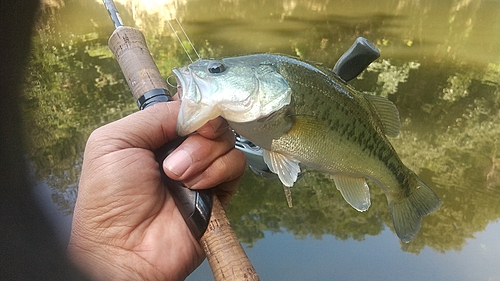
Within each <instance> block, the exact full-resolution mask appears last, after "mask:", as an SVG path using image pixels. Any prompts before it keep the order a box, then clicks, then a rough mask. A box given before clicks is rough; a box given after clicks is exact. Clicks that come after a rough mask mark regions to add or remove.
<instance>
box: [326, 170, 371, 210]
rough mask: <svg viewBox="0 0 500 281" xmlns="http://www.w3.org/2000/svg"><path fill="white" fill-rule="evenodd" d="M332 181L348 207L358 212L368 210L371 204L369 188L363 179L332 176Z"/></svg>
mask: <svg viewBox="0 0 500 281" xmlns="http://www.w3.org/2000/svg"><path fill="white" fill-rule="evenodd" d="M333 181H334V182H335V186H337V189H338V190H340V193H341V194H342V197H344V200H345V201H347V203H349V205H351V206H352V207H353V208H354V209H356V210H358V211H360V212H364V211H366V210H368V208H369V207H370V204H371V203H370V188H369V187H368V184H366V180H365V179H364V178H352V177H347V176H343V175H334V176H333Z"/></svg>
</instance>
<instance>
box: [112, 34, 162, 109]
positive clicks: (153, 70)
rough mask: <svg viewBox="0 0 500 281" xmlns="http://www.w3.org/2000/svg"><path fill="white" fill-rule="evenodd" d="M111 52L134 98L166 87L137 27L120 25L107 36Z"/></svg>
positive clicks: (136, 98)
mask: <svg viewBox="0 0 500 281" xmlns="http://www.w3.org/2000/svg"><path fill="white" fill-rule="evenodd" d="M108 46H109V48H110V49H111V51H112V52H113V54H114V55H115V57H116V60H117V61H118V64H119V65H120V68H121V69H122V72H123V75H124V76H125V79H126V80H127V83H128V86H129V87H130V90H131V91H132V95H133V96H134V98H135V100H138V99H139V98H140V97H141V96H142V95H143V94H144V93H147V92H149V91H151V90H154V89H167V85H166V83H165V81H164V79H163V78H162V77H161V74H160V72H159V71H158V67H157V66H156V64H155V62H154V61H153V58H152V57H151V54H150V52H149V49H148V46H147V45H146V40H145V38H144V35H142V32H141V31H139V30H138V29H135V28H132V27H128V26H120V27H118V28H116V29H115V31H114V32H113V34H112V35H111V37H110V38H109V42H108Z"/></svg>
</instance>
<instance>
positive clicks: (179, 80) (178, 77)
mask: <svg viewBox="0 0 500 281" xmlns="http://www.w3.org/2000/svg"><path fill="white" fill-rule="evenodd" d="M172 72H173V73H174V77H175V81H176V82H177V94H178V95H179V98H182V89H183V88H184V83H185V82H184V79H183V78H182V74H181V73H180V71H179V70H177V69H173V70H172Z"/></svg>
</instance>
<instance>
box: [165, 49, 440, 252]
mask: <svg viewBox="0 0 500 281" xmlns="http://www.w3.org/2000/svg"><path fill="white" fill-rule="evenodd" d="M173 73H174V74H175V76H176V79H177V80H178V88H179V94H180V96H181V100H182V103H181V108H180V112H179V118H178V123H177V132H178V134H179V135H187V134H189V133H192V132H194V131H195V130H197V129H198V128H199V127H201V126H202V125H203V124H204V123H206V122H207V121H209V120H211V119H213V118H216V117H218V116H222V117H223V118H225V119H226V120H227V121H228V123H229V125H230V126H231V128H232V129H233V130H234V131H235V132H237V133H238V134H240V135H241V136H243V137H245V138H247V139H248V140H250V141H252V142H253V143H254V144H256V145H258V146H260V147H261V148H263V150H264V153H263V156H264V161H265V162H266V164H267V165H268V167H269V169H270V170H271V171H272V172H274V173H276V174H278V177H279V179H280V180H281V182H282V183H283V184H284V185H285V186H292V185H293V184H294V182H295V181H296V180H297V175H298V174H299V172H300V166H299V163H300V164H304V165H307V166H309V167H311V168H314V169H317V170H319V171H323V172H327V173H330V174H331V175H332V177H333V179H334V182H335V185H336V187H337V188H338V189H339V190H340V192H341V194H342V196H343V197H344V199H345V200H346V201H347V202H348V203H349V204H350V205H351V206H352V207H354V208H355V209H356V210H358V211H366V210H367V209H368V207H369V206H370V192H369V187H368V185H367V183H366V180H370V181H372V182H374V183H375V184H376V185H378V186H379V187H380V188H381V189H382V190H383V191H384V193H385V195H386V197H387V201H388V204H389V209H390V212H391V216H392V221H393V224H394V228H395V230H396V234H397V235H398V237H399V238H400V239H401V240H402V241H403V242H409V241H410V240H412V239H413V238H414V237H415V236H416V235H417V233H418V231H419V229H420V227H421V224H422V217H423V216H425V215H427V214H429V213H431V212H433V211H435V210H436V209H438V208H439V206H440V205H441V201H440V199H439V198H438V196H437V195H436V194H435V193H434V191H433V190H432V189H431V188H430V187H429V186H428V185H427V184H425V183H424V182H423V181H422V180H421V179H420V178H419V177H418V176H417V175H416V174H415V173H414V172H413V171H411V170H410V169H409V168H407V167H406V166H405V165H404V164H403V163H402V162H401V160H400V159H399V157H398V155H397V153H396V151H395V150H394V148H393V147H392V145H391V143H390V142H389V140H388V138H387V136H397V135H398V134H399V130H400V122H399V113H398V111H397V109H396V107H395V105H394V104H393V103H392V102H390V101H389V100H387V99H385V98H382V97H378V96H374V95H369V94H363V93H361V92H358V91H357V90H355V89H354V88H353V87H352V86H350V85H349V84H347V83H346V82H344V81H343V80H342V79H340V78H339V77H338V76H337V75H336V74H335V73H334V72H333V71H332V70H330V69H328V68H326V67H323V66H321V65H319V64H314V63H309V62H305V61H302V60H298V59H295V58H291V57H287V56H282V55H272V54H256V55H249V56H241V57H232V58H225V59H222V60H199V61H196V62H194V63H192V64H190V65H189V66H187V67H183V68H179V69H174V70H173Z"/></svg>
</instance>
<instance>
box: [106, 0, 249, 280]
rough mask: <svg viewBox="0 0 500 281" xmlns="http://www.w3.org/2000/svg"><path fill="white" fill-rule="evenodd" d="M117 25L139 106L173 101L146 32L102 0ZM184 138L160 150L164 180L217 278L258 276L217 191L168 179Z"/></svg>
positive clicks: (117, 42)
mask: <svg viewBox="0 0 500 281" xmlns="http://www.w3.org/2000/svg"><path fill="white" fill-rule="evenodd" d="M103 3H104V6H105V7H106V9H107V11H108V13H109V15H110V17H111V20H112V21H113V23H114V26H115V30H114V31H113V34H111V36H110V38H109V41H108V46H109V48H110V50H111V51H112V52H113V54H114V55H115V58H116V60H117V61H118V64H119V65H120V68H121V70H122V72H123V75H124V76H125V80H126V81H127V83H128V85H129V88H130V90H131V92H132V95H133V96H134V99H135V100H136V102H137V106H138V107H139V109H140V110H143V109H145V108H146V107H148V106H151V105H153V104H155V103H158V102H168V101H170V100H171V97H170V93H169V92H168V90H167V85H166V83H165V80H164V79H163V78H162V76H161V74H160V72H159V70H158V68H157V66H156V64H155V62H154V60H153V58H152V57H151V54H150V52H149V49H148V47H147V44H146V40H145V38H144V35H143V34H142V32H141V31H140V30H138V29H136V28H132V27H129V26H125V25H124V24H123V22H122V19H121V17H120V14H119V13H118V10H117V9H116V6H115V5H114V2H113V0H103ZM184 139H185V138H178V139H176V140H175V141H172V142H169V143H167V144H166V145H165V146H164V147H163V148H161V149H160V150H159V151H157V152H156V153H155V154H156V158H157V161H158V163H159V164H160V168H159V169H160V171H161V173H162V179H163V180H164V182H165V184H166V186H167V188H168V190H169V192H170V193H171V195H172V197H173V198H174V201H175V203H176V205H177V208H178V209H179V211H180V212H181V214H182V216H183V218H184V220H185V221H186V224H187V226H188V227H189V230H190V231H191V233H192V234H193V236H194V237H195V238H197V239H199V241H200V243H201V245H202V247H203V250H204V251H205V255H206V256H207V259H208V262H209V264H210V267H211V269H212V272H213V274H214V278H215V280H216V281H222V280H249V281H251V280H259V277H258V275H257V273H256V272H255V269H254V268H253V266H252V264H251V263H250V261H249V259H248V257H247V255H246V253H245V251H244V250H243V247H242V246H241V244H240V243H239V241H238V238H237V237H236V234H235V233H234V232H233V230H232V229H231V226H230V224H229V220H228V219H227V216H226V214H225V212H224V209H223V208H222V205H221V203H220V201H219V199H218V198H217V196H216V195H215V194H214V193H213V192H212V191H211V190H204V191H193V190H190V189H188V188H185V187H184V186H183V185H182V183H180V182H177V181H173V180H171V179H169V178H168V177H167V176H166V175H165V173H164V172H163V169H162V168H161V163H162V162H163V160H164V159H165V157H166V156H167V155H168V154H169V153H170V152H172V151H173V150H174V149H175V148H176V147H177V146H179V145H180V144H181V143H182V141H184Z"/></svg>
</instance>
